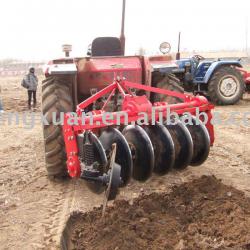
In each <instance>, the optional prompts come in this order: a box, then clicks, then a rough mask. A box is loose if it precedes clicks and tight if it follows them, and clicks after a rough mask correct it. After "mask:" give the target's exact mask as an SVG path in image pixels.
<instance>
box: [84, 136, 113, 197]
mask: <svg viewBox="0 0 250 250" xmlns="http://www.w3.org/2000/svg"><path fill="white" fill-rule="evenodd" d="M89 138H90V140H91V142H92V143H93V147H94V159H95V161H97V162H98V163H99V164H100V165H99V168H98V171H99V172H100V173H101V174H103V173H104V169H105V166H106V165H107V163H108V161H107V157H106V154H105V149H104V148H103V146H102V144H101V142H100V140H99V139H98V138H97V136H96V135H95V134H94V133H92V132H91V133H90V134H89ZM85 184H86V186H87V187H88V188H89V189H90V190H91V191H92V192H93V193H95V194H101V193H103V192H104V191H105V187H104V186H103V185H102V184H101V183H98V182H93V181H85Z"/></svg>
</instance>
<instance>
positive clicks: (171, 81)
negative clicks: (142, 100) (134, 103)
mask: <svg viewBox="0 0 250 250" xmlns="http://www.w3.org/2000/svg"><path fill="white" fill-rule="evenodd" d="M153 86H154V87H156V88H160V89H166V90H170V91H174V92H179V93H184V89H183V88H182V87H181V84H180V80H179V79H178V78H177V77H175V76H174V75H173V74H168V75H167V76H165V77H164V78H162V77H161V78H160V77H159V76H157V75H156V76H155V77H153ZM151 100H152V102H168V103H169V104H173V103H179V102H183V101H182V99H181V98H178V97H174V96H166V95H162V94H156V93H153V94H152V96H151Z"/></svg>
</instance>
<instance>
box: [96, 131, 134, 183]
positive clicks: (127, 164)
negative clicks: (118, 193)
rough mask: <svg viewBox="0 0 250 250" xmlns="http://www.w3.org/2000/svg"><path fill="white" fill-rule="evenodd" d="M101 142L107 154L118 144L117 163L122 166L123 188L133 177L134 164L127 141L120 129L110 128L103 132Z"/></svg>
mask: <svg viewBox="0 0 250 250" xmlns="http://www.w3.org/2000/svg"><path fill="white" fill-rule="evenodd" d="M99 140H100V142H101V144H102V145H103V147H104V149H105V150H106V152H107V153H108V152H110V151H111V148H112V144H113V143H116V144H117V150H116V158H115V162H116V163H117V164H119V165H120V166H121V178H122V182H123V184H122V186H125V185H127V184H128V182H129V180H130V178H131V176H132V170H133V162H132V156H131V152H130V148H129V145H128V143H127V141H126V139H125V138H124V136H123V135H122V133H121V132H120V131H119V130H118V129H115V128H108V129H106V130H104V131H103V132H102V134H101V136H100V137H99Z"/></svg>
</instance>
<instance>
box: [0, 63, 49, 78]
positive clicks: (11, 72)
mask: <svg viewBox="0 0 250 250" xmlns="http://www.w3.org/2000/svg"><path fill="white" fill-rule="evenodd" d="M30 66H33V67H35V69H36V74H37V75H39V74H42V73H43V66H44V63H43V62H36V63H32V62H15V61H13V62H9V63H6V62H2V63H1V64H0V76H23V75H25V74H26V73H27V71H28V69H29V67H30Z"/></svg>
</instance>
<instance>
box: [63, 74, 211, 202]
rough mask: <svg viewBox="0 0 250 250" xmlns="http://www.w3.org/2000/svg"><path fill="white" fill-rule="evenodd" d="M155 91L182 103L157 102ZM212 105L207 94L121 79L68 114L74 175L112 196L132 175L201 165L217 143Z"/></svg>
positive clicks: (69, 164)
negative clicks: (154, 97)
mask: <svg viewBox="0 0 250 250" xmlns="http://www.w3.org/2000/svg"><path fill="white" fill-rule="evenodd" d="M137 90H139V91H140V95H136V94H135V93H138V92H137ZM142 91H143V93H142ZM150 93H157V94H161V95H166V96H173V97H177V98H178V99H181V100H182V102H180V103H175V104H169V103H167V102H157V103H151V102H150V101H149V100H150ZM96 107H98V108H96ZM95 108H96V109H95ZM212 109H213V106H212V105H211V104H209V103H208V101H207V100H206V99H205V98H204V97H202V96H196V97H193V96H190V95H187V94H182V93H176V92H172V91H168V90H163V89H158V88H154V87H150V86H145V85H141V84H136V83H132V82H128V81H126V80H121V79H119V78H118V79H117V80H115V81H114V82H113V83H112V84H110V85H108V86H107V87H106V88H104V89H102V90H100V91H99V92H96V93H95V94H94V95H92V96H91V97H89V98H88V99H86V100H85V101H84V102H82V103H80V104H79V105H78V106H77V110H76V113H75V114H73V113H66V114H65V116H64V125H63V133H64V141H65V147H66V153H67V168H68V173H69V175H70V176H71V177H72V178H81V179H83V180H85V181H86V183H87V185H88V187H89V188H90V189H91V190H92V191H93V192H95V193H102V192H105V190H106V194H107V195H108V197H107V198H108V199H109V200H112V199H115V197H116V195H117V193H118V189H119V188H120V187H124V186H126V185H127V184H128V183H129V181H130V179H131V178H133V179H135V180H137V181H141V182H143V181H146V180H148V179H149V178H150V176H151V175H152V174H153V173H155V174H158V175H164V174H167V173H168V172H169V171H171V170H172V169H176V170H182V169H185V168H186V167H187V166H189V165H191V166H198V165H201V164H202V163H203V162H204V161H205V160H206V159H207V157H208V155H209V150H210V146H212V145H213V142H214V131H213V126H212V123H211V119H212V115H211V110H212ZM107 110H108V111H109V112H108V113H107ZM174 113H175V114H177V115H178V116H176V115H173V114H174ZM104 118H105V119H104Z"/></svg>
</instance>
